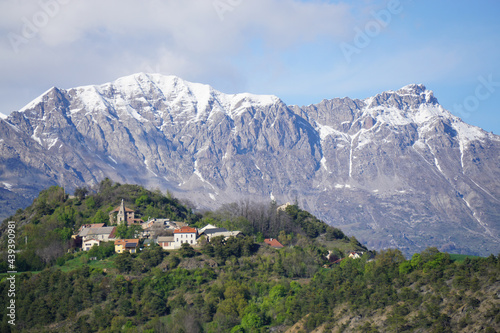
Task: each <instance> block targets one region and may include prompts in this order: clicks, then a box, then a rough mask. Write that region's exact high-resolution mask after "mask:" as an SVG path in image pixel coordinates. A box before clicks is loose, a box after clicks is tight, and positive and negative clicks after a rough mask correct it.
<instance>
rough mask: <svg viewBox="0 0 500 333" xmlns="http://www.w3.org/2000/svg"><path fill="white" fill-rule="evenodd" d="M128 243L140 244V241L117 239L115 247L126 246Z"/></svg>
mask: <svg viewBox="0 0 500 333" xmlns="http://www.w3.org/2000/svg"><path fill="white" fill-rule="evenodd" d="M128 243H136V244H137V243H139V240H138V239H117V240H115V245H126V244H128Z"/></svg>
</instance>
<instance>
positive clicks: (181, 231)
mask: <svg viewBox="0 0 500 333" xmlns="http://www.w3.org/2000/svg"><path fill="white" fill-rule="evenodd" d="M187 233H196V228H191V227H182V228H180V229H175V230H174V234H187Z"/></svg>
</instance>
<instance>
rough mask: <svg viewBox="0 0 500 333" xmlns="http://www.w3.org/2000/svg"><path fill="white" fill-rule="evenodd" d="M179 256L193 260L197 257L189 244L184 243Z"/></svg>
mask: <svg viewBox="0 0 500 333" xmlns="http://www.w3.org/2000/svg"><path fill="white" fill-rule="evenodd" d="M179 254H180V255H181V257H183V258H192V257H194V256H195V255H196V252H195V250H194V249H193V248H192V247H191V245H189V244H188V243H182V245H181V248H180V250H179Z"/></svg>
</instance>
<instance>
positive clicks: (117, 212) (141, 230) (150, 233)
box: [72, 199, 286, 253]
mask: <svg viewBox="0 0 500 333" xmlns="http://www.w3.org/2000/svg"><path fill="white" fill-rule="evenodd" d="M283 207H286V205H284V206H283ZM283 207H279V208H278V209H283ZM119 226H127V227H129V228H130V227H135V228H134V232H133V234H134V237H135V238H132V239H123V238H121V237H120V236H119V235H118V227H119ZM241 236H244V234H243V233H242V232H241V231H238V230H236V231H229V230H227V229H226V228H221V227H217V226H214V225H212V224H207V225H206V226H204V227H203V228H200V229H198V228H196V227H190V226H188V225H187V223H185V222H177V221H171V220H170V219H168V218H150V219H148V220H147V221H144V220H143V219H141V218H136V216H135V211H134V210H133V209H131V208H128V207H126V206H125V202H124V200H123V199H122V201H121V204H120V205H119V206H118V207H116V208H115V209H114V210H112V211H111V212H110V213H109V224H108V226H107V225H105V224H104V223H96V224H84V225H82V226H81V227H80V228H79V230H78V233H77V234H75V235H73V236H72V238H73V239H74V241H75V244H76V248H81V250H83V251H89V250H90V249H91V248H92V247H93V246H99V245H101V243H103V242H110V241H114V245H115V252H116V253H123V252H125V251H128V252H130V253H137V252H138V251H140V248H141V244H142V246H143V247H149V246H151V245H152V244H157V245H159V246H161V247H162V249H164V250H176V249H180V248H181V247H182V245H183V244H187V245H189V246H192V247H194V248H197V247H200V246H201V245H202V244H203V243H206V242H210V240H211V239H213V238H215V237H223V238H224V239H225V240H227V239H228V238H229V237H241ZM264 242H265V243H266V244H267V245H269V246H271V247H274V248H281V247H283V245H282V244H281V243H280V242H279V241H278V240H277V239H273V238H268V239H265V240H264Z"/></svg>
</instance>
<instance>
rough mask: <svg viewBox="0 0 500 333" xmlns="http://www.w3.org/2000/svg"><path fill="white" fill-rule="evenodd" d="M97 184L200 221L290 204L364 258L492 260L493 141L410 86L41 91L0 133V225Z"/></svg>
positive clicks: (124, 85) (498, 151)
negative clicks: (144, 195) (308, 96)
mask: <svg viewBox="0 0 500 333" xmlns="http://www.w3.org/2000/svg"><path fill="white" fill-rule="evenodd" d="M105 177H108V178H110V179H112V180H114V181H117V182H120V183H136V184H141V185H144V186H146V187H148V188H151V189H156V188H158V189H160V190H162V191H166V190H168V191H170V192H171V193H173V194H174V195H175V196H177V197H179V198H184V199H189V200H190V201H191V202H192V203H193V204H194V205H195V206H197V207H198V208H200V209H202V208H216V207H219V206H220V205H222V204H224V203H230V202H235V201H240V200H257V201H262V200H268V201H270V200H276V201H277V202H278V203H285V202H287V201H289V202H294V201H296V202H297V203H298V204H299V205H300V206H301V207H302V208H304V209H306V210H308V211H310V212H312V213H313V214H315V215H316V216H318V217H319V218H321V219H323V220H324V221H325V222H327V223H329V224H331V225H333V226H335V227H338V228H340V229H342V230H343V231H344V232H345V233H347V234H353V235H355V236H356V237H357V239H358V240H360V241H361V242H362V243H364V244H366V245H367V246H368V247H369V248H374V249H383V248H387V247H397V248H400V249H401V250H402V251H403V252H404V253H405V254H406V255H409V254H411V253H414V252H419V251H421V250H422V249H424V248H426V247H428V246H436V247H438V248H439V249H441V250H444V251H449V252H455V253H464V254H477V255H488V254H490V253H494V254H497V253H499V252H500V136H497V135H494V134H492V133H488V132H486V131H484V130H482V129H480V128H478V127H474V126H471V125H468V124H466V123H465V122H463V121H462V120H461V119H460V118H458V117H455V116H454V115H452V114H451V113H450V112H448V111H447V110H445V109H444V108H443V107H442V106H441V105H440V104H439V103H438V100H437V99H436V98H435V97H434V94H433V92H432V91H430V90H427V89H426V87H425V86H423V85H416V84H411V85H407V86H405V87H403V88H401V89H399V90H397V91H387V92H383V93H381V94H378V95H376V96H373V97H370V98H366V99H363V100H360V99H350V98H347V97H345V98H334V99H328V100H326V99H325V100H323V101H321V102H320V103H318V104H314V105H309V106H301V107H299V106H295V105H286V104H285V103H284V102H283V101H281V100H280V99H279V98H278V97H276V96H270V95H253V94H248V93H242V94H224V93H221V92H219V91H217V90H215V89H213V88H212V87H210V86H208V85H203V84H198V83H191V82H187V81H185V80H182V79H181V78H178V77H175V76H163V75H159V74H144V73H139V74H134V75H131V76H127V77H123V78H120V79H118V80H116V81H114V82H110V83H106V84H103V85H92V86H84V87H77V88H72V89H59V88H55V87H54V88H51V89H49V90H48V91H47V92H45V93H44V94H42V95H41V96H40V97H38V98H36V99H35V100H33V101H32V102H30V103H29V104H28V105H26V106H25V107H24V108H22V109H21V110H19V111H14V112H12V113H11V114H10V115H9V116H7V117H5V118H3V119H1V120H0V207H1V216H2V217H7V216H9V215H10V214H12V213H13V212H14V211H15V210H16V209H18V208H20V207H24V206H27V205H28V204H29V203H30V202H31V201H32V200H33V198H34V197H36V195H37V194H38V192H39V191H40V190H42V189H44V188H46V187H48V186H51V185H56V184H57V185H61V186H64V187H65V188H66V190H67V192H69V193H72V191H74V189H75V188H77V187H82V186H87V187H95V186H97V184H98V183H99V182H100V181H101V180H102V179H104V178H105Z"/></svg>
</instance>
